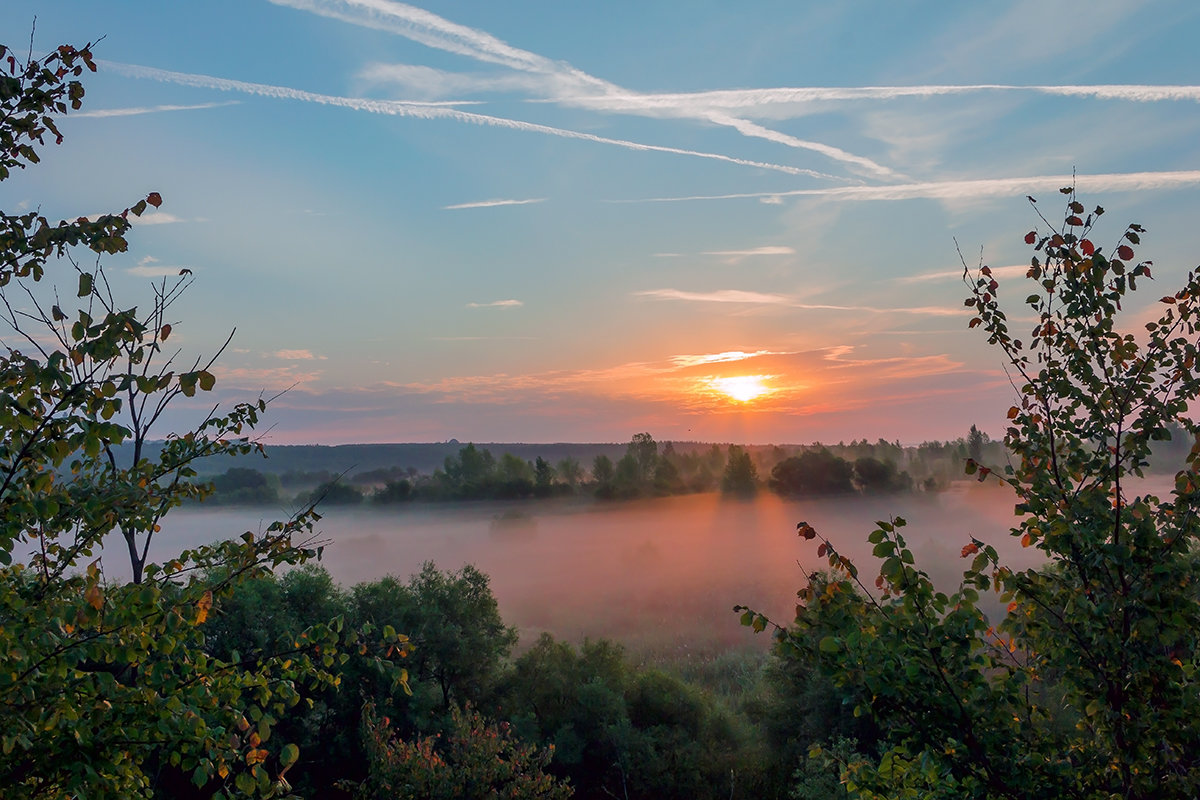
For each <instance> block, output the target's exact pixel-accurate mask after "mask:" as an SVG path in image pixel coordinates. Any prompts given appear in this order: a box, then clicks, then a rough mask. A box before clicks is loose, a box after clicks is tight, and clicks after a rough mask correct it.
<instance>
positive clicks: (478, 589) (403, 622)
mask: <svg viewBox="0 0 1200 800" xmlns="http://www.w3.org/2000/svg"><path fill="white" fill-rule="evenodd" d="M406 588H407V592H406V593H405V594H406V596H405V597H404V599H402V600H400V601H398V602H397V610H398V611H399V612H400V617H399V620H398V624H397V625H396V626H395V627H396V628H397V629H400V630H405V631H408V633H409V635H410V636H411V637H412V641H413V642H414V644H415V648H414V651H413V654H412V655H411V656H410V658H409V660H410V661H411V662H412V663H411V664H410V669H411V670H412V672H413V674H414V676H415V677H416V678H418V679H419V680H431V681H433V682H434V684H435V685H436V687H437V690H438V692H439V694H440V700H441V705H442V707H443V708H444V709H447V710H448V709H449V708H450V706H451V704H452V703H454V702H459V703H467V702H478V700H479V699H480V697H481V696H482V694H483V693H484V692H485V691H486V690H487V689H489V688H490V687H491V684H492V683H493V682H494V681H495V679H496V676H497V672H498V670H499V668H500V663H501V661H502V660H503V659H504V658H505V657H506V656H507V655H508V653H509V652H510V651H511V650H512V647H513V645H515V644H516V643H517V631H516V629H515V628H509V627H506V626H505V624H504V620H503V619H501V617H500V609H499V606H498V605H497V603H496V598H495V596H494V595H493V594H492V590H491V587H490V586H489V579H488V576H487V575H486V574H485V573H483V572H480V571H479V570H478V569H476V568H475V567H473V566H471V565H470V564H468V565H467V566H465V567H463V568H462V569H460V570H458V571H457V572H442V571H440V570H439V569H438V568H437V567H436V566H435V565H434V564H433V563H432V562H426V563H425V564H424V565H423V566H422V567H421V571H420V572H419V573H417V574H416V575H414V576H413V577H412V578H411V580H409V582H408V585H407V587H406Z"/></svg>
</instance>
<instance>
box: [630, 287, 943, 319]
mask: <svg viewBox="0 0 1200 800" xmlns="http://www.w3.org/2000/svg"><path fill="white" fill-rule="evenodd" d="M633 296H634V297H648V298H650V299H653V300H682V301H688V302H695V303H743V304H747V305H772V306H780V307H785V308H796V309H800V310H803V311H853V312H863V313H867V314H922V315H927V316H934V317H950V316H961V315H962V313H963V310H962V309H961V308H946V307H942V306H908V307H897V308H887V307H881V306H859V305H853V306H848V305H838V304H835V303H805V302H801V301H800V300H799V299H797V298H795V297H791V296H789V295H783V294H764V293H761V292H747V291H742V290H741V289H721V290H718V291H715V292H688V291H683V290H681V289H648V290H645V291H640V292H633Z"/></svg>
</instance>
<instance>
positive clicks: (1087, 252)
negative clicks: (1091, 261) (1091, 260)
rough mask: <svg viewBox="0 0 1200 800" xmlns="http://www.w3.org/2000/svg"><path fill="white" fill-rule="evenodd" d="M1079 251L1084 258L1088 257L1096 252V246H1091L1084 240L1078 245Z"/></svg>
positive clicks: (1088, 241) (1089, 242)
mask: <svg viewBox="0 0 1200 800" xmlns="http://www.w3.org/2000/svg"><path fill="white" fill-rule="evenodd" d="M1079 249H1080V250H1081V251H1082V252H1083V254H1084V255H1085V256H1090V255H1091V254H1092V253H1094V252H1096V245H1094V244H1092V243H1091V241H1090V240H1088V239H1084V240H1083V241H1081V242H1080V243H1079Z"/></svg>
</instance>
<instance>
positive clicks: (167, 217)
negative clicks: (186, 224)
mask: <svg viewBox="0 0 1200 800" xmlns="http://www.w3.org/2000/svg"><path fill="white" fill-rule="evenodd" d="M129 221H130V222H132V223H133V224H134V225H170V224H171V223H173V222H183V221H184V220H183V219H182V218H181V217H177V216H175V215H174V214H168V213H167V212H165V211H147V212H146V213H145V214H142V215H141V216H140V217H135V216H133V215H132V214H131V215H130V216H129Z"/></svg>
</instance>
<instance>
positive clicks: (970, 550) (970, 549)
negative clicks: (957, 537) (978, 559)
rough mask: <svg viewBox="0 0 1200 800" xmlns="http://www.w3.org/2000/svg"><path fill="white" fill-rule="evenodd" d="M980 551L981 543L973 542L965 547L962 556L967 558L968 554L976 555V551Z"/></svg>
mask: <svg viewBox="0 0 1200 800" xmlns="http://www.w3.org/2000/svg"><path fill="white" fill-rule="evenodd" d="M978 552H979V545H977V544H975V543H974V542H971V543H970V544H968V545H966V546H964V547H963V549H962V557H963V558H966V557H967V556H970V555H974V554H975V553H978Z"/></svg>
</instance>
